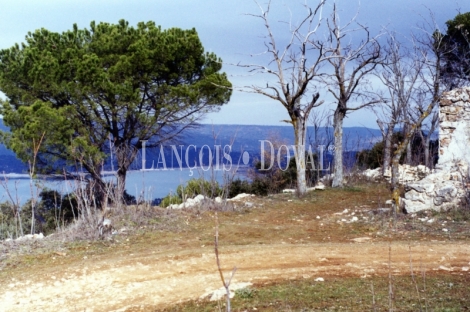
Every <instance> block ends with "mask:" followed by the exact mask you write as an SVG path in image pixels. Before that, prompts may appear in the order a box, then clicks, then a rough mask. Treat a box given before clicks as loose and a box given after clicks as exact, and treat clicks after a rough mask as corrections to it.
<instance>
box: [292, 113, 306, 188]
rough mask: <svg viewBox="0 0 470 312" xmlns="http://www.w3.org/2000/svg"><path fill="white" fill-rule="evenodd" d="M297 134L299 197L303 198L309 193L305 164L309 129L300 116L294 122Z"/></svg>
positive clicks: (296, 158) (296, 159) (296, 151)
mask: <svg viewBox="0 0 470 312" xmlns="http://www.w3.org/2000/svg"><path fill="white" fill-rule="evenodd" d="M293 125H294V132H295V141H294V143H295V164H296V169H297V196H299V197H302V196H304V195H305V193H307V178H306V172H305V170H306V163H305V141H306V137H307V128H306V127H305V118H303V117H302V116H299V117H298V118H297V119H296V120H294V122H293Z"/></svg>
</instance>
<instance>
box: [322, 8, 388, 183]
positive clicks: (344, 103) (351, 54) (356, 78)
mask: <svg viewBox="0 0 470 312" xmlns="http://www.w3.org/2000/svg"><path fill="white" fill-rule="evenodd" d="M327 25H328V37H327V40H326V46H327V47H325V45H322V46H321V47H322V48H324V49H325V55H326V60H327V61H328V62H329V63H330V65H331V66H332V68H333V74H331V75H326V78H325V79H324V81H325V83H326V84H327V85H328V91H329V92H330V93H331V94H332V95H333V96H334V98H335V101H336V109H335V111H334V115H333V127H334V137H335V157H334V178H333V184H332V186H333V187H341V186H342V185H343V120H344V118H345V117H346V115H347V114H348V113H350V112H351V111H357V110H359V109H362V108H364V107H367V106H371V105H374V104H377V103H380V102H381V101H382V100H381V99H380V98H377V97H374V96H373V95H371V93H369V92H367V90H366V85H367V78H368V76H369V75H370V74H371V72H372V71H373V70H374V69H375V68H376V67H377V65H378V64H379V63H380V62H381V53H380V52H381V49H380V44H379V43H378V41H377V38H378V37H379V36H380V35H381V34H379V35H377V36H375V37H372V36H371V35H370V33H369V30H368V29H367V27H365V26H363V25H361V24H359V23H357V22H356V17H354V18H353V19H351V20H350V21H349V22H348V23H346V25H345V26H341V25H340V21H339V16H338V10H337V7H336V4H334V5H333V12H332V14H331V17H330V18H329V19H328V21H327ZM357 32H362V33H363V34H364V39H363V40H362V41H360V42H358V43H357V44H356V43H355V42H354V41H353V40H352V37H353V36H354V37H356V33H357ZM319 47H320V46H319ZM356 100H359V101H361V102H362V104H359V105H356V106H351V102H353V101H356Z"/></svg>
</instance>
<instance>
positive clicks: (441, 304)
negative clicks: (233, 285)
mask: <svg viewBox="0 0 470 312" xmlns="http://www.w3.org/2000/svg"><path fill="white" fill-rule="evenodd" d="M389 196H390V194H389V191H388V189H387V187H386V186H385V185H382V184H375V183H364V184H361V185H359V186H355V187H346V188H343V189H327V190H325V191H316V192H313V193H309V194H308V195H307V196H306V197H304V198H302V199H298V198H296V197H295V196H293V195H292V194H278V195H274V196H268V197H264V198H260V197H252V198H250V199H247V200H245V202H246V201H247V202H249V203H248V204H245V203H244V202H240V203H234V204H233V206H231V207H230V209H227V210H229V211H221V210H224V209H221V207H209V208H210V209H184V210H180V211H176V210H167V209H161V208H156V207H148V206H139V207H127V208H126V209H123V210H120V211H117V212H115V213H114V214H113V222H114V224H115V227H116V229H117V230H118V231H120V230H122V229H125V231H121V232H120V234H118V235H114V236H111V237H110V238H109V239H106V240H94V241H86V240H85V241H83V240H76V238H75V239H74V240H73V241H70V238H71V237H70V236H68V235H67V234H64V233H62V234H57V235H55V236H53V237H51V238H47V239H45V240H43V241H30V242H25V243H21V244H19V243H1V255H0V257H1V258H0V260H1V264H0V269H1V270H0V282H2V281H5V280H8V279H10V278H11V277H12V276H16V277H18V276H27V275H28V274H29V275H30V274H34V272H35V271H37V270H40V271H41V272H47V271H48V270H52V268H51V266H53V265H54V264H61V265H71V266H73V265H77V263H79V262H80V261H81V259H83V258H84V257H88V258H89V259H93V258H94V257H95V258H100V257H103V256H116V257H119V255H121V254H122V255H125V254H128V253H129V251H132V252H136V253H137V252H144V251H146V250H149V249H150V248H156V247H157V246H158V249H159V250H161V254H162V255H171V254H172V253H173V252H174V251H175V250H185V249H188V250H190V249H191V248H194V246H211V245H213V242H214V225H215V223H214V213H213V210H214V209H217V210H219V212H218V218H219V223H220V226H219V239H220V242H221V244H222V245H223V246H230V245H232V246H233V245H259V244H306V243H317V242H322V243H325V242H331V243H335V242H350V241H351V239H353V238H357V237H370V238H371V239H373V240H374V241H389V240H392V241H409V242H411V241H421V240H464V241H467V240H468V239H469V236H470V227H469V226H468V220H470V213H468V212H466V211H454V212H451V213H447V214H444V213H435V212H422V213H419V214H416V215H411V214H409V215H400V217H399V218H398V220H393V218H392V216H391V215H390V214H389V213H387V212H384V210H382V209H380V208H386V207H387V206H386V205H385V201H386V200H387V199H388V198H389ZM346 210H347V211H346ZM356 218H357V220H356ZM431 219H433V221H432V222H428V221H429V220H431ZM443 229H446V230H447V231H443ZM72 238H73V237H72ZM221 252H222V253H223V250H222V251H221ZM64 255H67V256H66V257H65V256H64ZM414 266H415V267H416V268H418V267H419V264H418V263H415V264H414ZM214 274H216V267H214ZM423 282H424V281H423V280H422V279H419V278H418V284H419V287H420V289H423V286H424V285H423ZM468 282H470V280H469V278H468V274H467V275H464V276H461V275H452V274H447V275H434V276H431V275H430V276H427V277H426V292H423V293H422V298H427V300H428V303H429V306H430V307H432V309H430V310H429V311H431V310H432V311H461V310H465V309H467V310H468V309H469V305H468V302H466V300H467V299H465V298H467V297H468V295H467V293H468V290H469V288H468ZM394 283H395V288H396V294H395V295H396V298H395V302H396V307H397V311H416V310H419V306H418V305H419V302H418V301H419V300H418V299H417V295H416V290H415V285H413V283H412V282H411V277H410V276H399V277H395V278H394ZM371 285H373V286H374V294H372V293H371ZM387 287H388V279H387V278H385V277H373V278H371V279H361V278H356V277H351V276H349V277H348V276H344V277H342V278H340V277H336V278H334V279H333V280H330V281H328V282H325V283H317V282H314V281H313V280H311V279H306V280H292V281H277V282H270V283H268V284H258V285H255V286H254V287H253V289H252V290H247V291H245V293H244V295H239V296H238V298H237V297H236V298H235V299H234V300H233V303H232V305H233V311H251V310H253V308H256V309H257V310H258V311H317V310H322V311H323V310H325V311H345V310H350V311H364V310H371V311H373V308H372V302H373V299H372V298H373V297H374V300H375V301H376V302H377V306H376V309H377V311H382V310H384V309H386V308H388V306H387V304H388V288H387ZM421 301H422V300H421ZM421 304H423V301H422V302H421ZM457 307H458V309H457ZM215 308H216V305H214V303H209V302H206V301H191V302H189V303H186V304H184V305H179V306H175V307H173V308H170V309H167V311H214V309H215ZM148 311H153V309H152V308H151V307H149V309H148Z"/></svg>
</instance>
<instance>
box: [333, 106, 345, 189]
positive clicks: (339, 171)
mask: <svg viewBox="0 0 470 312" xmlns="http://www.w3.org/2000/svg"><path fill="white" fill-rule="evenodd" d="M338 106H339V105H338ZM345 115H346V113H345V111H343V110H342V109H341V108H340V107H338V108H337V109H336V111H335V114H334V120H333V128H334V132H335V133H334V136H335V157H334V162H333V170H334V177H333V183H332V185H331V186H332V187H343V120H344V116H345Z"/></svg>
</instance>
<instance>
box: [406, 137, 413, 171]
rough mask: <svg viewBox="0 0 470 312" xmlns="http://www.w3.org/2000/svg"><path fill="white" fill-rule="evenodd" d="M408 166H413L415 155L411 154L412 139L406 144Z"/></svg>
mask: <svg viewBox="0 0 470 312" xmlns="http://www.w3.org/2000/svg"><path fill="white" fill-rule="evenodd" d="M406 164H407V165H410V166H411V165H412V164H413V155H412V154H411V139H410V141H408V144H406Z"/></svg>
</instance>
